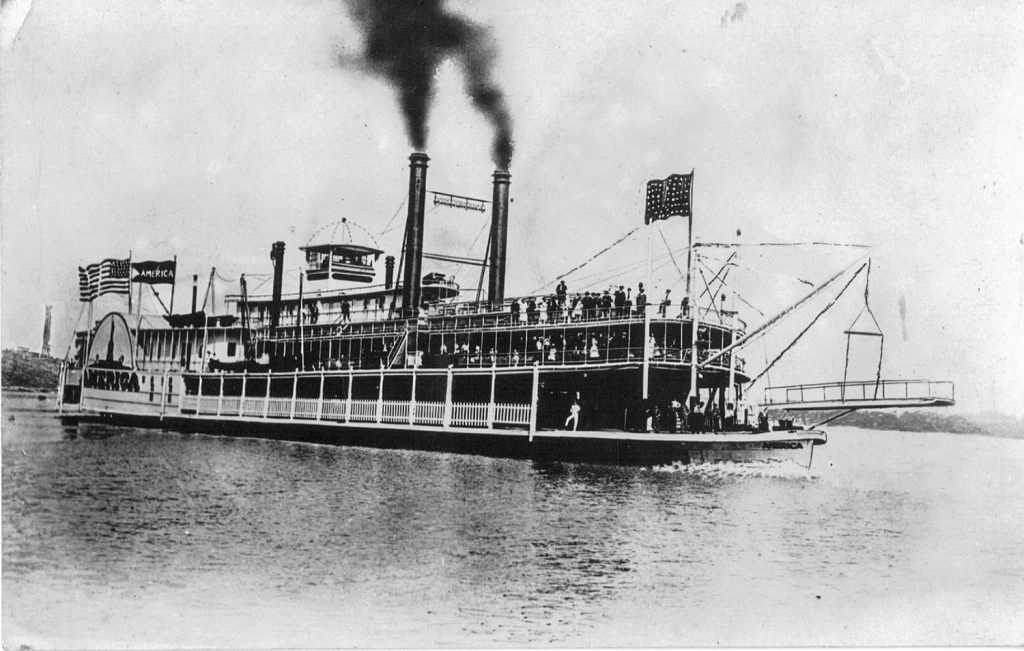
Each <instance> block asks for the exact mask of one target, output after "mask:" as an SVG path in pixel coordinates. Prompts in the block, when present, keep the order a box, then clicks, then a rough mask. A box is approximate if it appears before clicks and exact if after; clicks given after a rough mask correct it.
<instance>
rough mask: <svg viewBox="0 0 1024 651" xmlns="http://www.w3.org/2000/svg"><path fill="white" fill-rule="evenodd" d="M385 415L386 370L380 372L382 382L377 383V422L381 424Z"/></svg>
mask: <svg viewBox="0 0 1024 651" xmlns="http://www.w3.org/2000/svg"><path fill="white" fill-rule="evenodd" d="M383 414H384V369H381V370H380V382H378V383H377V422H378V423H380V422H381V420H382V417H383Z"/></svg>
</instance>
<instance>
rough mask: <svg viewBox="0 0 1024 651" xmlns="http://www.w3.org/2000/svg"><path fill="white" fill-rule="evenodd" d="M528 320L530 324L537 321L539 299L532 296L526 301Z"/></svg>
mask: <svg viewBox="0 0 1024 651" xmlns="http://www.w3.org/2000/svg"><path fill="white" fill-rule="evenodd" d="M526 322H527V323H528V324H533V323H537V300H536V299H535V298H533V297H532V296H531V297H530V300H528V301H527V302H526Z"/></svg>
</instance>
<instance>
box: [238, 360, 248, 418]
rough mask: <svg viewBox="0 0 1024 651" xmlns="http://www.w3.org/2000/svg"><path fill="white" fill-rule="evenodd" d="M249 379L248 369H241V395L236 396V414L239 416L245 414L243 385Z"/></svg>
mask: <svg viewBox="0 0 1024 651" xmlns="http://www.w3.org/2000/svg"><path fill="white" fill-rule="evenodd" d="M248 379H249V371H248V369H246V370H244V371H242V395H241V396H240V397H239V398H238V415H239V417H241V416H244V415H245V385H246V381H247V380H248Z"/></svg>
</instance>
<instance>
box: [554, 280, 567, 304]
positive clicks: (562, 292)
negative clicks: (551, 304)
mask: <svg viewBox="0 0 1024 651" xmlns="http://www.w3.org/2000/svg"><path fill="white" fill-rule="evenodd" d="M568 292H569V288H568V287H567V286H566V285H565V281H564V280H563V281H561V282H559V283H558V287H556V288H555V296H557V297H558V306H559V307H565V296H566V294H567V293H568Z"/></svg>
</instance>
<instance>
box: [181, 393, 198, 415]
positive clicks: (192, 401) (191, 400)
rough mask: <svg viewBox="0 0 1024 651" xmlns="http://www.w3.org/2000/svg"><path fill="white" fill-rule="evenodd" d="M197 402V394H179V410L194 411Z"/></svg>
mask: <svg viewBox="0 0 1024 651" xmlns="http://www.w3.org/2000/svg"><path fill="white" fill-rule="evenodd" d="M198 404H199V396H192V395H188V394H187V393H186V394H185V395H183V396H181V405H180V406H179V409H181V411H195V410H196V406H197V405H198Z"/></svg>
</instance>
